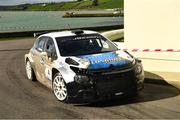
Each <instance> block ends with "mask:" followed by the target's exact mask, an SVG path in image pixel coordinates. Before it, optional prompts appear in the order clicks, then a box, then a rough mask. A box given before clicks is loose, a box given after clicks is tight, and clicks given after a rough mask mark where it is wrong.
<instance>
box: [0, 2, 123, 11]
mask: <svg viewBox="0 0 180 120" xmlns="http://www.w3.org/2000/svg"><path fill="white" fill-rule="evenodd" d="M98 1H99V4H98V5H97V6H93V5H92V0H82V1H80V2H77V1H74V2H61V3H46V4H44V3H39V4H25V5H18V6H0V10H27V11H42V10H43V11H49V10H52V11H57V10H69V9H80V10H81V9H90V10H91V9H92V10H98V9H113V8H124V0H98Z"/></svg>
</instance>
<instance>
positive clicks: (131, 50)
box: [123, 49, 180, 52]
mask: <svg viewBox="0 0 180 120" xmlns="http://www.w3.org/2000/svg"><path fill="white" fill-rule="evenodd" d="M123 50H124V51H129V52H180V49H179V50H175V49H164V50H163V49H123Z"/></svg>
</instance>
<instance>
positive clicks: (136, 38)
mask: <svg viewBox="0 0 180 120" xmlns="http://www.w3.org/2000/svg"><path fill="white" fill-rule="evenodd" d="M124 2H125V21H124V22H125V26H124V28H125V46H126V48H128V49H130V50H131V49H134V48H137V49H150V50H154V49H163V50H166V49H175V50H180V0H125V1H124ZM132 54H133V55H135V56H137V57H140V58H142V61H143V63H144V68H145V70H146V71H160V72H180V51H179V52H132Z"/></svg>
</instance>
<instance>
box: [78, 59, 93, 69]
mask: <svg viewBox="0 0 180 120" xmlns="http://www.w3.org/2000/svg"><path fill="white" fill-rule="evenodd" d="M78 62H79V63H80V64H81V65H83V66H84V67H86V68H87V67H88V66H89V65H90V62H89V61H88V60H86V59H80V60H79V61H78Z"/></svg>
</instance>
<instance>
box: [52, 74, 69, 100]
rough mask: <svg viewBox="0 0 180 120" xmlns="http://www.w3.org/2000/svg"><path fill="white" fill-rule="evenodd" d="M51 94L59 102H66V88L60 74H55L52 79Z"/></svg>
mask: <svg viewBox="0 0 180 120" xmlns="http://www.w3.org/2000/svg"><path fill="white" fill-rule="evenodd" d="M53 92H54V95H55V96H56V98H57V99H58V100H59V101H61V102H68V92H67V86H66V83H65V81H64V79H63V77H62V75H61V74H60V73H56V74H55V76H54V78H53Z"/></svg>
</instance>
